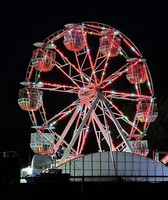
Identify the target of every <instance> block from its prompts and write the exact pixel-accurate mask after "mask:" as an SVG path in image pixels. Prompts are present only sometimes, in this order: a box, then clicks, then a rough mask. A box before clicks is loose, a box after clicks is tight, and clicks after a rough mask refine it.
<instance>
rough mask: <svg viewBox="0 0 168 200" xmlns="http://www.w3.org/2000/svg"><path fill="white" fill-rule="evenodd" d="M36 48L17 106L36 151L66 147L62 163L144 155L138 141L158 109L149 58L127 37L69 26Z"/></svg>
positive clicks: (107, 29)
mask: <svg viewBox="0 0 168 200" xmlns="http://www.w3.org/2000/svg"><path fill="white" fill-rule="evenodd" d="M34 47H35V49H34V50H33V52H32V57H31V59H30V62H29V65H28V68H27V72H26V76H25V80H24V81H23V82H21V85H22V86H23V87H22V88H21V89H20V90H19V98H18V104H19V106H20V107H21V108H22V109H23V110H25V111H27V112H28V113H29V116H30V119H31V122H32V128H34V129H35V132H33V133H31V142H30V147H31V149H32V150H33V151H34V153H35V154H49V155H51V156H52V155H54V154H56V152H58V150H59V149H63V154H62V157H61V158H60V160H59V164H61V163H63V162H65V161H66V160H68V159H71V158H75V157H78V156H80V155H82V154H86V153H91V152H92V151H93V152H96V151H100V152H101V151H109V150H110V151H128V152H140V151H139V150H140V149H137V148H136V149H135V146H134V144H135V142H136V144H137V142H141V141H143V140H142V139H143V138H144V136H145V134H146V132H147V129H148V127H149V125H150V123H151V122H153V121H154V120H155V119H156V117H157V115H158V113H157V106H156V103H155V98H154V89H153V83H152V78H151V75H150V71H149V68H148V65H147V63H146V60H145V59H144V58H143V56H142V54H141V53H140V51H139V50H138V48H137V47H136V46H135V45H134V43H133V42H132V41H131V40H130V39H129V38H128V37H127V36H126V35H124V34H123V33H122V32H120V31H119V30H117V29H115V28H113V27H111V26H109V25H106V24H103V23H98V22H90V21H88V22H82V23H71V24H66V25H65V26H64V27H63V29H61V30H58V31H56V32H54V33H53V34H51V35H49V36H48V37H47V38H46V39H44V41H42V42H36V43H34ZM138 144H139V143H138ZM144 144H145V143H144ZM135 150H136V151H135Z"/></svg>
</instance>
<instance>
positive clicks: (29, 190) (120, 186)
mask: <svg viewBox="0 0 168 200" xmlns="http://www.w3.org/2000/svg"><path fill="white" fill-rule="evenodd" d="M167 189H168V182H161V183H149V182H69V181H62V182H53V181H51V182H49V181H47V182H46V181H44V182H43V181H40V182H38V183H14V184H9V183H7V184H0V191H1V197H4V198H5V199H14V198H15V199H16V198H17V199H27V198H31V199H34V198H38V199H39V198H41V197H42V198H49V197H52V198H53V199H60V200H62V199H83V200H84V199H102V200H103V199H114V198H116V197H117V198H121V197H126V198H127V197H129V198H133V199H134V198H138V199H139V197H143V198H146V197H149V198H150V196H151V197H153V196H154V195H157V196H158V195H159V196H160V197H161V198H163V197H164V196H165V197H166V194H167Z"/></svg>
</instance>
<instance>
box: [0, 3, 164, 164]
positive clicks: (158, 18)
mask: <svg viewBox="0 0 168 200" xmlns="http://www.w3.org/2000/svg"><path fill="white" fill-rule="evenodd" d="M110 2H112V1H102V3H95V2H94V1H92V4H93V5H90V4H89V1H83V3H82V2H81V1H80V2H72V1H69V3H62V4H61V3H57V4H56V3H55V4H52V2H47V1H46V4H42V3H41V4H39V5H37V4H36V5H34V4H33V3H32V4H30V3H29V4H26V3H22V4H20V3H18V4H17V3H16V2H15V4H14V3H12V4H10V6H8V5H3V6H2V9H4V11H5V12H1V13H0V18H1V24H0V26H1V38H0V39H1V47H0V51H1V54H0V55H1V79H0V82H1V97H0V98H1V132H0V152H3V151H15V152H16V153H17V154H18V155H19V156H20V158H21V163H22V165H23V166H27V165H28V164H29V157H31V155H30V154H32V150H31V149H30V146H29V145H30V133H31V131H32V129H31V127H30V126H31V122H30V119H29V116H28V113H26V112H25V111H23V110H21V109H20V107H19V106H18V103H17V99H18V92H19V89H20V88H21V86H20V82H21V81H24V79H25V75H26V70H27V66H28V63H29V61H30V59H31V56H32V50H33V49H34V47H33V43H34V42H39V41H43V40H44V39H45V38H46V37H48V36H49V35H50V34H52V33H54V32H55V31H58V30H60V29H62V28H63V27H64V25H65V24H67V23H76V22H82V21H93V22H100V23H104V24H107V25H110V26H112V27H114V28H117V29H118V30H120V31H121V32H122V33H124V34H125V35H126V36H127V37H128V38H129V39H130V40H131V41H132V42H133V43H134V44H135V45H136V47H137V48H138V49H139V50H140V52H141V53H142V55H143V57H144V58H145V59H146V61H147V64H148V67H149V70H150V73H151V76H152V80H153V85H154V91H155V94H156V95H162V94H168V87H167V80H168V73H167V68H168V66H167V52H168V42H167V37H168V29H167V24H168V23H167V19H168V12H167V7H166V6H165V5H163V4H161V1H158V2H157V4H156V5H155V4H151V5H146V4H145V3H143V2H141V3H139V5H137V4H138V3H136V5H134V4H131V3H124V4H122V3H121V2H120V3H118V4H117V3H115V4H114V3H110ZM94 3H95V4H94ZM82 4H83V5H82Z"/></svg>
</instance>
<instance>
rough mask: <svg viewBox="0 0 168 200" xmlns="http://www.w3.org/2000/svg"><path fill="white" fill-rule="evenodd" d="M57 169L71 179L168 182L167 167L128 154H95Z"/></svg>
mask: <svg viewBox="0 0 168 200" xmlns="http://www.w3.org/2000/svg"><path fill="white" fill-rule="evenodd" d="M57 168H59V169H62V172H63V173H69V174H70V176H72V177H76V178H77V177H85V178H86V177H87V180H90V179H91V180H95V179H96V177H99V178H100V177H101V180H105V181H107V179H109V177H115V176H120V177H125V178H126V180H131V181H150V182H158V181H159V182H160V181H168V167H167V166H166V165H164V164H163V163H160V162H157V161H155V160H153V159H151V158H147V157H144V156H141V155H137V154H133V153H129V152H119V151H115V152H97V153H92V154H88V155H84V156H81V157H78V158H76V159H72V160H70V161H68V162H66V163H64V164H62V165H60V166H58V167H57Z"/></svg>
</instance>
